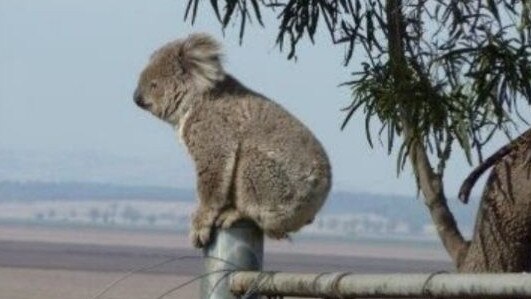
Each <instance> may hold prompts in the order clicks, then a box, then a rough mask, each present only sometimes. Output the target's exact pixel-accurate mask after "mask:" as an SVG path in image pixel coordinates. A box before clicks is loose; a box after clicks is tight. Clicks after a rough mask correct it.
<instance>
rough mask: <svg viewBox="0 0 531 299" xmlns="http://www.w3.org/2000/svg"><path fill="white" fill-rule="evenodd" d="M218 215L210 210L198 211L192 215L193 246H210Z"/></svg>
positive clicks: (191, 237)
mask: <svg viewBox="0 0 531 299" xmlns="http://www.w3.org/2000/svg"><path fill="white" fill-rule="evenodd" d="M217 215H218V213H216V212H215V211H213V210H209V209H202V208H200V209H198V210H197V211H196V212H195V213H194V214H193V215H192V227H191V228H190V241H191V242H192V245H194V247H197V248H202V247H205V246H207V245H208V243H209V242H210V238H211V235H212V230H213V228H214V220H215V219H216V216H217Z"/></svg>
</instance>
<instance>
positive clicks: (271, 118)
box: [183, 76, 331, 237]
mask: <svg viewBox="0 0 531 299" xmlns="http://www.w3.org/2000/svg"><path fill="white" fill-rule="evenodd" d="M219 84H220V86H217V88H215V89H214V90H213V91H212V92H211V93H210V95H209V96H208V97H206V98H205V99H202V101H201V103H199V104H198V106H197V107H196V108H194V109H193V110H192V112H191V114H190V116H189V119H188V120H187V122H186V124H185V126H186V128H184V129H185V130H184V131H185V134H184V136H183V139H184V141H185V144H187V146H188V147H189V150H190V153H191V154H192V156H193V158H194V160H195V161H196V164H197V163H199V164H200V163H204V162H202V161H200V160H204V159H205V157H207V158H206V159H230V160H231V161H235V163H234V164H235V166H234V168H231V170H232V171H231V173H232V174H233V180H234V182H233V183H232V184H233V185H234V187H235V190H234V192H233V195H234V196H235V197H236V198H235V201H236V202H235V205H237V206H238V207H239V209H241V210H243V211H244V212H245V213H246V216H249V217H250V218H253V219H254V220H255V221H257V222H258V223H259V225H261V226H262V228H263V229H264V231H265V232H266V233H268V229H267V227H268V226H275V227H277V228H276V229H277V230H278V231H281V230H288V231H293V230H297V229H299V228H300V227H302V226H303V225H304V224H306V223H308V222H310V221H311V220H312V219H313V217H314V215H315V213H317V211H318V210H319V209H320V207H321V206H322V204H323V202H324V200H325V199H326V196H327V195H328V192H329V190H330V185H331V169H330V164H329V161H328V158H327V156H326V153H325V151H324V149H323V147H322V146H321V144H320V143H319V141H318V140H317V139H316V138H315V137H314V136H313V134H312V133H311V132H310V130H309V129H308V128H306V126H304V125H303V124H302V123H301V122H300V121H299V120H298V119H296V118H295V117H294V116H292V115H291V114H290V113H289V112H287V111H286V110H285V109H284V108H282V107H281V106H280V105H278V104H277V103H275V102H273V101H271V100H269V99H267V98H265V97H264V96H261V95H260V94H257V93H255V92H253V91H250V90H248V89H247V88H245V87H244V86H242V85H241V84H240V83H239V82H237V81H236V80H235V79H233V78H231V77H229V76H227V78H226V79H225V80H224V81H223V82H220V83H219ZM191 147H194V148H191ZM220 152H225V154H224V153H221V154H220ZM231 152H233V153H234V155H231V154H229V153H231ZM212 157H215V158H212ZM283 219H284V221H282V220H283ZM268 221H269V223H267V222H268ZM260 222H262V223H260ZM270 235H273V236H275V232H272V233H270ZM277 237H281V236H280V235H277Z"/></svg>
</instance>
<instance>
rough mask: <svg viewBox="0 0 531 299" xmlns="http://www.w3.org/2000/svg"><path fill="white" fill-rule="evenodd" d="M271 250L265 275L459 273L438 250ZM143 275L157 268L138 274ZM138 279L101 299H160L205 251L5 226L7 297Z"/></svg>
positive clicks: (181, 293) (178, 239) (169, 241)
mask: <svg viewBox="0 0 531 299" xmlns="http://www.w3.org/2000/svg"><path fill="white" fill-rule="evenodd" d="M265 250H266V253H265V258H264V269H265V270H271V271H293V272H306V273H313V272H331V271H342V272H353V273H391V272H393V273H396V272H399V273H406V272H435V271H441V270H447V271H451V270H452V265H451V264H450V262H449V261H448V258H447V257H446V255H445V253H444V252H443V251H442V250H441V249H440V248H439V247H438V246H437V245H436V244H414V243H408V242H400V243H397V242H395V243H393V242H367V241H365V242H348V243H347V242H329V241H327V242H324V241H318V240H296V241H293V242H291V243H289V242H266V249H265ZM155 265H158V266H155ZM151 266H155V267H151ZM150 267H151V268H150ZM141 268H150V269H149V270H147V271H136V272H135V270H138V269H141ZM131 272H135V273H134V274H132V275H129V276H128V277H127V278H126V279H124V280H123V281H121V282H120V283H119V284H117V285H115V286H113V287H112V288H111V289H110V290H109V291H108V292H106V293H105V294H104V295H103V296H102V297H101V298H116V299H118V298H146V299H150V298H157V297H158V296H159V295H161V294H163V293H164V292H165V291H167V290H169V289H171V288H173V287H175V286H177V285H179V284H181V283H183V282H185V281H187V280H189V279H191V278H193V277H195V276H197V275H200V274H201V273H202V260H201V252H200V251H199V250H195V249H193V248H191V247H190V246H189V245H188V241H187V238H186V236H182V235H178V234H170V233H160V232H148V231H123V230H101V229H84V228H49V227H35V226H21V225H1V226H0V298H10V299H18V298H20V299H33V298H35V299H37V298H39V299H52V298H54V299H56V298H57V299H59V298H60V299H67V298H72V299H74V298H75V299H79V298H88V299H90V298H94V297H95V296H96V295H97V294H98V293H99V292H100V291H101V290H102V289H104V288H105V287H106V286H107V285H109V284H110V283H112V282H113V281H115V280H117V279H120V278H121V277H124V275H126V273H131ZM198 288H199V286H198V284H197V283H193V284H190V285H188V286H187V287H185V288H183V289H180V290H178V291H176V292H174V293H172V294H171V295H170V296H167V297H164V298H197V291H198Z"/></svg>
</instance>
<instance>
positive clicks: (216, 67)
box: [134, 34, 225, 121]
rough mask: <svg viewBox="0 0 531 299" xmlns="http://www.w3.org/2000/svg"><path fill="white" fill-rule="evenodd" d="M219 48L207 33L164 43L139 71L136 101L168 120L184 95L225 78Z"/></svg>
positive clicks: (199, 90) (206, 89) (203, 88)
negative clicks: (140, 71)
mask: <svg viewBox="0 0 531 299" xmlns="http://www.w3.org/2000/svg"><path fill="white" fill-rule="evenodd" d="M220 52H221V47H220V45H219V44H218V43H217V42H216V41H215V40H214V39H213V38H212V37H210V36H208V35H206V34H192V35H190V36H188V37H187V38H185V39H178V40H175V41H173V42H170V43H168V44H166V45H164V46H163V47H161V48H160V49H158V50H156V51H155V52H154V53H153V54H152V55H151V58H150V60H149V63H148V65H147V66H146V67H145V69H144V70H143V71H142V73H141V74H140V78H139V80H138V86H137V88H136V90H135V94H134V100H135V103H136V104H137V105H138V106H139V107H141V108H142V109H145V110H148V111H150V112H151V113H153V114H154V115H155V116H157V117H159V118H161V119H163V120H166V121H169V119H170V118H171V117H172V115H173V114H174V113H175V112H176V111H177V110H178V108H179V106H180V105H181V104H182V100H183V99H185V98H189V97H188V96H189V95H191V94H201V93H204V92H206V91H208V90H209V89H211V88H213V86H214V85H215V84H216V82H218V81H221V80H222V79H223V78H224V76H225V74H224V71H223V68H222V66H221V53H220Z"/></svg>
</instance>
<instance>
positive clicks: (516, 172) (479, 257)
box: [457, 145, 531, 272]
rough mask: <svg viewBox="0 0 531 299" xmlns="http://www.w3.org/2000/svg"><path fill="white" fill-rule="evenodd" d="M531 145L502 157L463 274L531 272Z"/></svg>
mask: <svg viewBox="0 0 531 299" xmlns="http://www.w3.org/2000/svg"><path fill="white" fill-rule="evenodd" d="M530 147H531V145H525V146H520V147H519V148H517V149H516V150H514V151H513V152H511V153H510V154H508V155H507V156H506V157H505V158H503V159H502V160H501V161H500V162H499V163H497V165H496V167H494V169H493V171H492V173H491V174H490V176H489V178H488V180H487V183H486V186H485V190H484V192H483V195H482V198H481V204H480V207H479V211H478V216H477V220H476V227H475V229H474V236H473V238H472V240H471V242H470V245H469V247H468V251H467V253H466V254H465V256H464V258H463V259H462V262H461V263H460V264H459V265H457V266H458V270H459V271H460V272H522V271H530V270H531V162H530V161H529V159H528V156H529V151H531V148H530Z"/></svg>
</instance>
